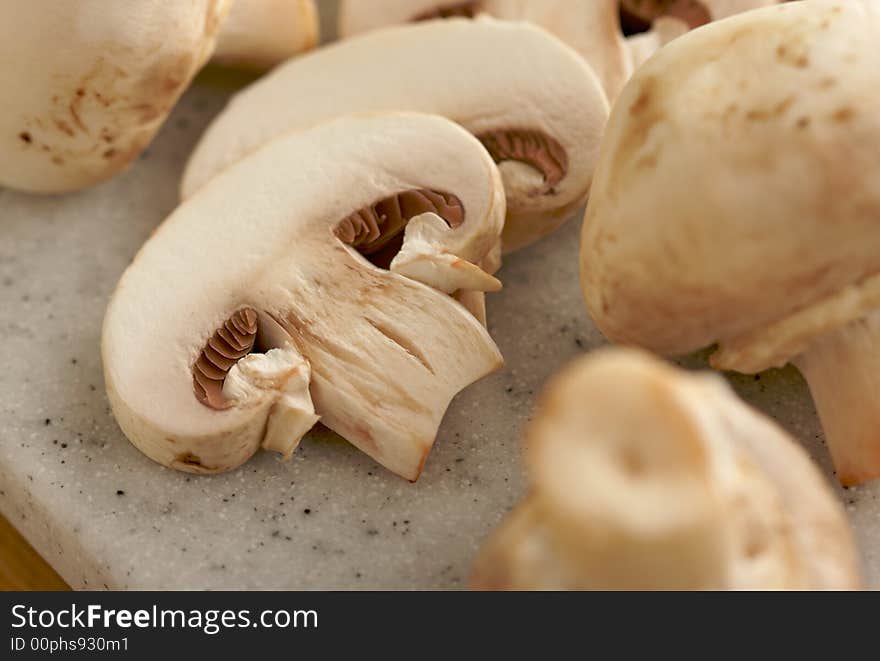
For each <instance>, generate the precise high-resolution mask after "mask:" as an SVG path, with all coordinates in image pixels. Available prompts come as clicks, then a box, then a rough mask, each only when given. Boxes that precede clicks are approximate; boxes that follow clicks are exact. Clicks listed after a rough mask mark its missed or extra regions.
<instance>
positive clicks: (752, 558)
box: [473, 349, 860, 590]
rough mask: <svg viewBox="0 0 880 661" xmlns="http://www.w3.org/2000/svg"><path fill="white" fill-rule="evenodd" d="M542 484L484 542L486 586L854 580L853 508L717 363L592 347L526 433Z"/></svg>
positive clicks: (826, 584)
mask: <svg viewBox="0 0 880 661" xmlns="http://www.w3.org/2000/svg"><path fill="white" fill-rule="evenodd" d="M526 458H527V465H528V468H529V473H530V476H531V484H532V489H531V492H530V493H529V495H528V496H527V497H526V499H525V501H524V502H523V503H522V504H520V505H519V506H518V507H517V508H516V509H514V511H513V512H512V513H511V514H510V515H509V516H508V517H507V520H506V521H505V522H504V523H503V524H502V525H501V527H500V528H499V529H497V530H496V531H495V532H494V533H493V534H492V536H491V537H490V538H489V540H488V542H487V543H486V544H485V546H484V548H483V550H482V552H481V553H480V555H479V557H478V559H477V562H476V566H475V570H474V574H473V585H474V587H477V588H482V589H514V590H522V589H678V590H682V589H688V590H690V589H851V588H856V587H858V586H859V584H860V579H859V570H858V559H857V552H856V550H855V545H854V543H853V539H852V535H851V532H850V530H849V528H848V525H847V523H846V520H845V517H844V513H843V510H842V508H841V506H840V505H839V503H838V502H837V501H836V500H835V498H834V495H833V493H832V492H831V490H830V488H829V487H828V485H827V484H826V483H825V481H824V479H823V478H822V476H821V475H820V474H819V471H818V470H817V469H816V467H815V466H814V465H813V464H812V462H811V461H810V459H809V458H808V457H807V455H806V453H805V452H804V451H803V450H802V449H801V448H800V447H799V446H798V445H797V444H796V443H795V442H794V440H793V439H792V438H791V437H790V436H789V435H788V434H786V433H785V432H784V431H783V430H782V429H781V428H780V427H778V426H777V425H776V424H774V423H773V422H771V421H770V420H769V419H767V418H765V417H764V416H762V415H759V414H758V413H756V412H755V411H753V410H752V409H750V408H749V407H747V406H746V405H745V404H743V403H742V402H740V401H739V400H738V399H737V398H736V397H735V396H734V394H733V393H732V392H731V390H730V389H729V388H728V386H727V384H726V383H725V382H724V381H723V380H722V379H721V378H719V377H717V376H715V375H705V374H691V373H687V372H684V371H681V370H677V369H674V368H672V367H668V366H666V365H664V364H663V363H661V362H660V361H658V360H656V359H654V358H651V357H649V356H648V355H647V354H642V353H640V352H637V351H633V350H621V349H613V350H608V349H605V350H600V351H599V352H597V353H595V354H592V355H590V356H588V357H584V358H581V359H580V360H578V361H577V362H576V363H574V364H573V365H572V366H571V367H569V368H568V369H566V370H565V371H564V372H563V373H562V374H560V375H559V376H558V377H556V378H555V379H554V380H553V381H552V382H551V383H550V385H549V386H548V387H547V390H546V392H545V393H544V394H543V396H542V398H541V400H540V403H539V405H538V407H537V410H536V412H535V416H534V419H533V421H532V422H531V423H530V425H529V427H528V430H527V433H526Z"/></svg>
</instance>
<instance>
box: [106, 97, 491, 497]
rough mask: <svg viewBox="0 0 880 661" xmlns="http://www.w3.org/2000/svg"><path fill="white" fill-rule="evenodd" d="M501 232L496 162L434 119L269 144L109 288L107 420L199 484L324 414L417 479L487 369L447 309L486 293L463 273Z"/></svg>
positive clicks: (384, 121)
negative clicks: (446, 421) (462, 395)
mask: <svg viewBox="0 0 880 661" xmlns="http://www.w3.org/2000/svg"><path fill="white" fill-rule="evenodd" d="M503 221H504V194H503V191H502V187H501V180H500V175H499V173H498V170H497V168H496V166H495V164H494V163H493V162H492V159H491V158H490V157H489V155H488V153H486V151H485V149H483V147H482V146H481V145H480V143H479V142H477V141H476V140H475V139H474V138H473V136H471V135H469V134H468V133H467V132H466V131H464V130H463V129H461V127H459V126H457V125H455V124H453V123H452V122H449V121H448V120H446V119H443V118H440V117H432V116H427V115H412V114H390V115H373V116H365V117H362V118H342V119H338V120H336V121H333V122H329V123H325V124H322V125H320V126H317V127H315V128H313V129H312V130H308V131H303V132H300V133H295V134H290V135H287V136H284V137H281V138H278V139H276V140H275V141H273V142H271V143H270V144H267V145H266V146H265V147H264V148H263V149H261V150H259V151H257V152H255V153H254V154H252V155H251V156H249V157H248V158H246V159H244V160H242V161H241V162H240V163H238V164H236V165H234V166H233V167H231V168H229V169H227V170H226V171H225V172H223V173H222V174H220V175H219V176H217V177H216V178H215V180H214V181H212V182H211V183H209V184H208V185H207V186H205V187H204V188H203V189H202V190H201V191H199V193H198V194H197V195H195V196H194V197H192V198H191V199H190V200H188V201H186V202H184V203H183V204H182V205H181V207H180V208H179V209H178V210H177V211H175V212H174V213H173V214H172V215H171V216H170V217H169V218H168V220H166V221H165V223H164V224H163V225H162V226H161V227H160V228H159V229H158V231H157V232H156V233H155V234H154V235H153V236H152V237H151V238H150V240H149V241H147V243H146V244H145V245H144V247H143V248H142V249H141V251H140V253H139V254H138V255H137V257H136V258H135V260H134V262H133V263H132V264H131V266H129V268H128V269H127V270H126V272H125V274H124V275H123V276H122V279H121V280H120V282H119V285H118V287H117V289H116V293H115V294H114V296H113V298H112V300H111V302H110V305H109V307H108V310H107V314H106V318H105V321H104V332H103V340H102V349H103V358H104V371H105V381H106V385H107V392H108V394H109V397H110V402H111V404H112V406H113V411H114V414H115V415H116V419H117V420H118V422H119V424H120V426H121V427H122V430H123V431H124V432H125V434H126V435H127V436H128V438H129V439H130V440H131V441H132V442H133V443H134V444H135V445H136V446H137V447H138V448H140V449H141V450H142V451H143V452H144V453H145V454H147V455H148V456H150V457H151V458H153V459H154V460H156V461H158V462H159V463H162V464H164V465H166V466H171V467H173V468H177V469H180V470H185V471H191V472H199V473H211V472H218V471H224V470H228V469H231V468H234V467H235V466H238V465H239V464H241V463H242V462H244V461H246V460H247V459H248V458H249V457H250V456H251V455H253V454H254V452H256V450H257V449H258V448H259V447H260V445H262V446H263V447H268V448H270V449H274V450H277V451H279V452H281V453H283V454H284V455H285V456H289V455H290V454H291V453H292V452H293V450H294V449H295V447H296V445H297V444H298V443H299V441H300V439H301V437H302V435H303V434H304V433H305V431H306V430H307V429H308V428H309V427H310V426H311V425H312V424H313V423H314V421H315V420H316V419H317V416H320V417H321V421H322V422H323V423H324V424H325V425H327V426H328V427H329V428H331V429H333V430H335V431H336V432H338V433H339V434H340V435H342V436H343V437H345V438H346V439H348V440H349V441H350V442H351V443H353V444H354V445H356V446H357V447H359V448H360V449H361V450H363V451H364V452H366V453H367V454H369V455H370V456H371V457H373V458H374V459H375V460H376V461H378V462H379V463H381V464H382V465H384V466H386V467H387V468H389V469H390V470H392V471H394V472H395V473H398V474H399V475H402V476H403V477H406V478H408V479H410V480H415V479H416V478H418V476H419V473H420V472H421V470H422V466H423V464H424V461H425V459H426V457H427V454H428V452H429V450H430V448H431V445H432V443H433V442H434V438H435V436H436V433H437V427H438V425H439V424H440V420H441V419H442V417H443V414H444V412H445V410H446V408H447V406H448V405H449V402H450V400H451V399H452V397H453V396H454V395H455V394H456V393H457V392H458V391H459V390H461V389H462V388H464V387H465V386H467V385H468V384H470V383H472V382H473V381H475V380H476V379H479V378H480V377H482V376H484V375H485V374H487V373H489V372H491V371H493V370H495V369H497V368H498V367H500V365H501V363H502V360H501V355H500V354H499V352H498V349H497V348H496V346H495V344H494V343H493V342H492V339H491V338H490V337H489V334H488V333H487V331H486V329H485V328H484V327H483V326H482V325H481V324H480V322H479V321H478V320H477V319H476V318H475V317H474V316H472V315H471V314H470V313H469V312H468V311H467V310H466V309H465V308H464V307H462V306H461V305H460V304H459V303H457V302H456V301H455V300H454V299H453V298H452V297H451V296H448V295H447V293H448V292H453V291H458V290H464V291H468V290H481V291H485V290H495V289H498V288H499V287H500V283H498V281H497V280H495V278H493V277H491V276H490V275H488V274H487V273H485V272H484V271H482V270H481V269H480V268H479V267H478V266H476V264H477V263H479V262H480V261H481V260H483V259H484V258H485V257H486V255H487V254H488V253H489V252H490V251H491V249H492V247H493V246H494V245H496V244H497V242H498V238H499V235H500V233H501V228H502V225H503ZM401 240H402V246H400V243H401ZM395 253H396V254H395ZM377 264H378V265H379V266H377ZM381 266H388V269H385V268H381ZM249 352H250V353H249ZM312 401H314V410H312Z"/></svg>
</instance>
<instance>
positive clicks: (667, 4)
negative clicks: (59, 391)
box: [618, 0, 788, 70]
mask: <svg viewBox="0 0 880 661" xmlns="http://www.w3.org/2000/svg"><path fill="white" fill-rule="evenodd" d="M618 1H619V3H620V19H621V27H622V28H623V31H624V33H625V34H627V35H629V36H628V38H627V46H628V47H629V52H630V60H631V62H632V68H633V69H634V70H635V69H638V68H639V67H640V66H642V64H644V63H645V61H646V60H647V59H648V58H649V57H651V55H653V54H654V53H655V52H657V51H658V50H659V49H660V48H662V47H663V46H665V45H666V44H668V43H669V42H670V41H672V40H673V39H676V38H677V37H680V36H681V35H683V34H684V33H685V32H687V31H688V30H693V29H694V28H698V27H700V26H702V25H706V24H707V23H710V22H711V21H718V20H721V19H723V18H728V17H729V16H733V15H734V14H741V13H742V12H746V11H750V10H752V9H761V8H762V7H769V6H771V5H776V4H779V3H781V2H787V1H788V0H618Z"/></svg>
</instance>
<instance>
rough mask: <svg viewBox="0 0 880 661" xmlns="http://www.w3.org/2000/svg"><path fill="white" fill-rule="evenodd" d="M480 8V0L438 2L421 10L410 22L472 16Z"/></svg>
mask: <svg viewBox="0 0 880 661" xmlns="http://www.w3.org/2000/svg"><path fill="white" fill-rule="evenodd" d="M479 10H480V2H478V0H471V1H470V2H452V3H448V4H440V5H437V6H436V7H434V8H432V9H429V10H427V11H423V12H421V13H420V14H417V15H415V16H413V17H412V19H410V20H411V21H412V22H414V23H415V22H418V21H430V20H432V19H435V18H474V17H475V16H476V15H477V13H478V12H479Z"/></svg>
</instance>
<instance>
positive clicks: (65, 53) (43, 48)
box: [0, 0, 229, 193]
mask: <svg viewBox="0 0 880 661" xmlns="http://www.w3.org/2000/svg"><path fill="white" fill-rule="evenodd" d="M228 4H229V3H228V1H227V0H196V1H194V2H158V1H156V0H153V1H151V2H135V3H121V2H115V1H113V0H77V2H58V3H53V4H52V7H51V9H50V8H49V7H47V6H46V5H45V3H40V2H36V3H35V2H23V1H21V0H0V62H3V63H4V66H3V67H0V88H2V89H3V112H2V113H0V185H2V186H8V187H10V188H16V189H19V190H24V191H32V192H43V193H60V192H66V191H73V190H77V189H81V188H85V187H87V186H91V185H93V184H96V183H98V182H101V181H103V180H105V179H108V178H110V177H112V176H113V175H115V174H117V173H118V172H120V171H121V170H122V169H124V168H125V167H126V166H127V165H128V164H129V163H131V162H132V161H133V160H134V159H135V158H136V157H137V156H138V155H139V154H140V153H141V151H143V149H144V148H145V147H146V146H147V144H148V143H149V142H150V140H151V139H152V138H153V135H155V133H156V131H157V130H158V129H159V127H160V126H161V124H162V122H163V120H164V119H165V117H166V116H167V115H168V113H169V111H170V110H171V107H172V106H173V105H174V104H175V102H176V101H177V99H178V97H179V96H180V94H181V93H182V92H183V90H184V88H185V87H186V86H187V84H188V83H189V81H190V80H191V79H192V77H193V75H194V74H195V73H196V71H198V69H199V68H200V67H201V66H202V64H203V63H204V62H205V60H206V59H207V58H208V56H209V55H210V54H211V51H212V49H213V47H214V38H215V36H216V33H217V30H218V26H219V25H220V22H221V20H222V18H223V17H224V15H225V13H226V11H227V8H228Z"/></svg>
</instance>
